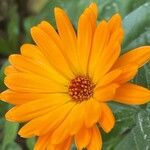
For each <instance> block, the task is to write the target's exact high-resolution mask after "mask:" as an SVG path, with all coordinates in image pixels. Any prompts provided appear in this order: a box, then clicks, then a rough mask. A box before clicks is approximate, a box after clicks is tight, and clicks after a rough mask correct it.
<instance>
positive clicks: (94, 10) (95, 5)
mask: <svg viewBox="0 0 150 150" xmlns="http://www.w3.org/2000/svg"><path fill="white" fill-rule="evenodd" d="M89 8H90V9H92V11H93V12H94V15H95V17H96V18H97V16H98V8H97V4H96V3H91V4H90V6H89Z"/></svg>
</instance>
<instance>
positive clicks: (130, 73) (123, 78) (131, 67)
mask: <svg viewBox="0 0 150 150" xmlns="http://www.w3.org/2000/svg"><path fill="white" fill-rule="evenodd" d="M117 69H120V70H121V71H122V72H121V74H120V75H119V76H118V77H117V78H116V79H115V80H114V82H116V83H119V84H123V83H125V82H128V81H130V80H131V79H133V78H134V76H135V75H136V74H137V71H138V65H136V64H128V65H125V66H122V67H119V68H117Z"/></svg>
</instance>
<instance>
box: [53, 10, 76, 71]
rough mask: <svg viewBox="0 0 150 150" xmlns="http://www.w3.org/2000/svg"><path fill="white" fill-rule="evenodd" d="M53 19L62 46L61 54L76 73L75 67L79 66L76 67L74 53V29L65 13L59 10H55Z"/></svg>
mask: <svg viewBox="0 0 150 150" xmlns="http://www.w3.org/2000/svg"><path fill="white" fill-rule="evenodd" d="M55 19H56V24H57V29H58V32H59V35H60V38H61V40H62V42H63V45H64V48H63V49H62V50H63V51H62V52H63V53H64V54H65V55H66V56H67V58H68V59H69V62H70V63H71V64H72V65H73V67H74V68H75V69H76V71H75V72H77V70H78V68H77V67H79V65H78V60H77V52H76V47H77V37H76V33H75V31H74V28H73V26H72V24H71V22H70V19H69V17H68V16H67V14H66V13H65V11H64V10H62V9H60V8H55ZM62 21H63V23H62ZM68 43H69V44H68Z"/></svg>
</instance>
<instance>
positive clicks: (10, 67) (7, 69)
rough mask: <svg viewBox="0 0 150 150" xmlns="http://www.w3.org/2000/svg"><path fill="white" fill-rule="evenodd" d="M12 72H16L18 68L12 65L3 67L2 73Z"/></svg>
mask: <svg viewBox="0 0 150 150" xmlns="http://www.w3.org/2000/svg"><path fill="white" fill-rule="evenodd" d="M12 73H18V70H17V69H16V68H14V67H13V66H11V65H10V66H7V67H5V69H4V74H5V75H9V74H12Z"/></svg>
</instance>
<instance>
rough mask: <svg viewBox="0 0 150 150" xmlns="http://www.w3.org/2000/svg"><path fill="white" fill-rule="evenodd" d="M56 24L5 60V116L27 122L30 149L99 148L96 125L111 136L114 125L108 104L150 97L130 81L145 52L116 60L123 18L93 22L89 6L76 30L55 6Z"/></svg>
mask: <svg viewBox="0 0 150 150" xmlns="http://www.w3.org/2000/svg"><path fill="white" fill-rule="evenodd" d="M55 19H56V25H57V29H58V33H57V32H56V31H55V29H54V28H53V27H52V26H51V25H50V24H49V23H48V22H46V21H42V22H41V23H40V24H39V25H37V26H35V27H33V28H32V29H31V35H32V37H33V40H34V41H35V43H36V45H33V44H24V45H23V46H22V47H21V54H15V55H11V56H10V57H9V62H10V64H11V65H10V66H8V67H7V68H6V69H5V74H6V78H5V84H6V85H7V87H8V90H6V91H4V92H3V93H2V94H1V98H2V99H3V100H4V101H6V102H8V103H11V104H13V105H15V106H14V107H13V108H12V109H10V110H9V111H8V112H7V114H6V119H7V120H9V121H14V122H26V125H24V126H23V127H22V128H21V130H20V131H19V135H21V136H22V137H25V138H29V137H32V136H38V141H37V143H36V145H35V150H46V149H50V150H68V149H70V146H71V143H72V142H73V141H75V143H76V145H77V148H78V149H79V150H80V149H82V148H85V147H86V148H87V149H88V150H99V149H101V146H102V139H101V134H100V132H99V130H98V126H100V127H101V128H103V130H104V131H105V132H110V131H111V129H112V128H113V127H114V125H115V118H114V115H113V113H112V111H111V109H110V108H109V106H108V105H107V102H109V101H111V100H113V101H116V102H119V103H123V104H144V103H146V102H148V101H149V100H150V90H148V89H146V88H143V87H140V86H138V85H134V84H132V83H130V82H129V81H130V80H131V79H132V78H133V77H134V76H135V75H136V73H137V71H138V68H139V67H141V66H142V65H143V64H145V63H146V62H147V61H148V60H149V59H150V47H149V46H143V47H140V48H136V49H134V50H132V51H129V52H128V53H126V54H123V55H121V56H120V51H121V42H122V39H123V28H122V21H121V17H120V15H119V14H116V15H114V16H113V17H112V18H111V19H110V20H109V21H105V20H103V21H101V22H99V23H98V24H97V23H96V22H97V6H96V4H95V3H92V4H91V5H90V6H89V7H88V8H86V9H85V11H84V12H83V13H82V15H81V16H80V17H79V21H78V28H77V33H76V32H75V30H74V28H73V26H72V24H71V22H70V20H69V18H68V16H67V15H66V13H65V12H64V10H62V9H60V8H55Z"/></svg>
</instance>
